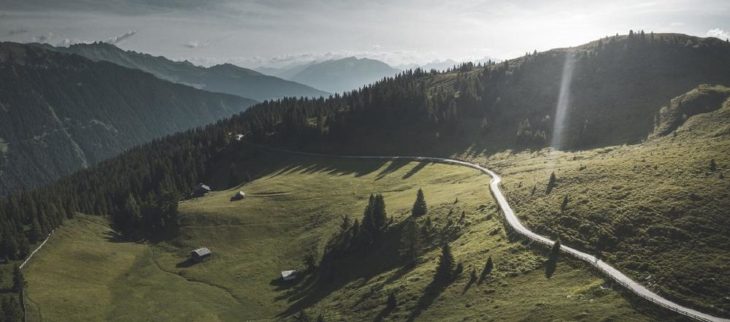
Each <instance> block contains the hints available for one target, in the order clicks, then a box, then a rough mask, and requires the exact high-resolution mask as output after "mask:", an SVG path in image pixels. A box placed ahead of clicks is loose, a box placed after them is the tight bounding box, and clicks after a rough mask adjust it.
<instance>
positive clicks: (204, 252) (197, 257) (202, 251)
mask: <svg viewBox="0 0 730 322" xmlns="http://www.w3.org/2000/svg"><path fill="white" fill-rule="evenodd" d="M211 255H213V252H211V251H210V249H208V247H201V248H198V249H195V250H193V251H192V252H190V258H191V259H192V260H194V261H196V262H202V261H204V260H205V259H206V258H208V257H210V256H211Z"/></svg>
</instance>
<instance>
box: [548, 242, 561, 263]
mask: <svg viewBox="0 0 730 322" xmlns="http://www.w3.org/2000/svg"><path fill="white" fill-rule="evenodd" d="M559 255H560V239H558V240H556V241H555V243H553V247H552V248H551V249H550V259H554V260H557V259H558V256H559Z"/></svg>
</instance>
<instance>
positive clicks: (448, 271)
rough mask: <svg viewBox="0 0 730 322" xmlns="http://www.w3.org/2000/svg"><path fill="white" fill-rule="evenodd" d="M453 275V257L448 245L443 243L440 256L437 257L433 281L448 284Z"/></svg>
mask: <svg viewBox="0 0 730 322" xmlns="http://www.w3.org/2000/svg"><path fill="white" fill-rule="evenodd" d="M453 273H454V255H452V254H451V247H450V246H449V244H448V243H444V245H443V246H442V247H441V256H440V257H439V263H438V267H437V268H436V275H435V276H434V281H436V282H440V283H443V282H448V281H450V280H451V278H452V276H453Z"/></svg>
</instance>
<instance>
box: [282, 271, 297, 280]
mask: <svg viewBox="0 0 730 322" xmlns="http://www.w3.org/2000/svg"><path fill="white" fill-rule="evenodd" d="M295 278H297V271H296V270H288V271H281V280H282V281H291V280H294V279H295Z"/></svg>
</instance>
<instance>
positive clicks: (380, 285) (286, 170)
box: [26, 150, 657, 321]
mask: <svg viewBox="0 0 730 322" xmlns="http://www.w3.org/2000/svg"><path fill="white" fill-rule="evenodd" d="M247 152H248V151H247ZM241 156H243V158H241V159H238V158H233V159H230V160H228V161H233V164H234V166H235V167H236V168H237V169H240V170H245V171H252V172H257V173H256V177H259V179H256V180H253V181H251V182H248V183H246V184H244V185H241V186H236V187H233V188H231V189H229V190H221V191H215V192H212V193H210V194H209V195H207V196H205V197H202V198H195V199H191V200H187V201H184V202H182V203H180V215H181V221H182V225H181V227H180V229H181V233H180V236H179V237H178V238H176V239H175V240H172V241H169V242H163V243H159V244H148V243H134V242H117V241H113V240H109V239H108V238H106V236H108V234H109V228H108V226H106V223H105V222H104V220H102V219H99V218H93V217H92V218H89V217H86V216H78V217H77V218H75V219H73V220H72V221H69V222H68V223H67V224H65V225H64V226H63V227H62V228H60V229H58V230H57V232H56V233H54V236H53V237H52V239H51V241H50V242H49V244H48V245H47V246H46V247H45V248H44V249H43V250H42V251H41V252H39V254H38V256H37V257H35V258H34V261H33V262H32V263H31V264H30V265H29V266H28V270H27V273H26V276H27V279H28V281H29V288H28V293H27V294H28V296H29V298H30V299H31V300H32V301H29V302H32V303H33V306H32V307H31V309H30V310H29V317H31V319H29V321H34V319H32V318H35V317H37V313H40V314H42V317H43V318H44V319H50V320H56V319H64V318H65V319H72V320H88V319H90V318H92V317H95V319H112V320H140V319H144V317H145V316H150V315H151V314H154V316H155V317H156V320H160V321H174V320H180V319H187V320H191V319H192V320H221V321H240V320H258V319H261V320H278V321H292V320H293V319H292V318H291V316H292V315H294V316H296V314H297V313H298V312H299V311H301V310H305V311H306V312H307V313H308V314H309V315H310V316H312V317H316V316H317V315H319V314H322V315H324V317H325V320H326V321H371V320H374V317H376V316H379V315H382V316H383V317H387V318H386V320H389V321H404V320H407V319H408V317H409V316H412V317H414V318H415V320H416V321H420V320H424V321H444V320H462V319H464V318H468V319H470V320H488V318H489V317H496V318H497V319H498V320H540V319H542V320H545V319H548V320H570V319H571V318H572V317H574V316H576V315H578V314H582V315H583V316H584V319H586V320H594V319H597V318H599V317H601V318H611V319H614V320H622V321H625V320H630V321H645V320H646V321H649V320H653V319H652V317H651V315H644V314H642V312H638V311H637V310H636V309H635V308H633V307H632V306H631V302H629V301H627V299H626V298H623V297H622V296H621V294H620V293H619V292H617V291H615V290H612V289H602V288H601V285H602V283H603V281H602V279H601V278H600V277H597V276H594V275H593V274H591V273H590V272H589V271H587V270H584V269H583V267H581V266H580V265H575V264H574V263H573V262H572V261H563V262H561V263H560V265H559V267H558V269H557V272H556V274H555V275H554V276H553V277H552V278H551V279H546V278H545V277H544V273H543V269H542V267H541V259H542V255H541V254H539V252H536V251H533V250H530V249H528V248H527V247H524V246H523V245H521V244H519V243H516V242H512V241H510V240H509V239H508V237H507V234H506V233H505V231H504V230H503V229H502V224H501V221H500V219H499V218H500V217H499V214H498V213H497V211H496V210H495V208H494V203H493V201H492V199H491V198H490V196H489V193H488V191H487V189H485V185H486V184H487V183H488V178H487V177H485V176H483V175H479V174H478V173H477V172H476V171H474V170H471V169H468V168H463V167H459V166H450V165H444V164H434V163H428V162H402V161H376V160H336V159H334V160H333V159H327V158H318V157H302V156H296V155H289V154H284V153H275V152H268V151H264V150H262V151H258V155H257V156H256V157H254V158H252V157H251V156H250V155H249V154H248V153H241ZM262 167H263V168H262ZM216 169H219V170H222V171H221V173H220V174H221V177H223V178H225V177H227V168H225V167H216ZM256 170H258V171H256ZM225 179H228V178H225ZM211 184H213V185H215V182H211ZM332 187H339V189H338V191H335V192H333V191H332ZM419 188H422V189H423V190H424V191H425V194H426V198H427V201H428V205H429V213H428V214H427V215H425V216H423V217H420V218H412V217H410V207H411V205H412V203H413V200H414V199H415V195H416V191H417V190H418V189H419ZM239 190H244V191H246V193H247V196H246V199H244V200H240V201H235V202H231V201H230V196H231V195H232V194H233V193H234V192H237V191H239ZM378 191H382V192H383V194H384V196H385V201H386V206H387V211H388V214H390V216H391V218H392V219H393V222H392V223H391V224H390V226H389V228H388V230H387V231H386V233H385V234H386V237H385V238H384V240H383V242H382V243H375V244H373V245H370V246H368V248H369V249H370V250H361V251H359V252H355V253H354V254H350V255H349V256H343V257H342V258H341V259H340V262H338V263H336V265H337V274H335V277H334V278H332V279H331V280H326V279H325V277H323V276H320V275H319V273H318V272H317V271H316V269H315V270H314V271H309V272H307V271H306V263H305V262H304V261H303V260H302V258H303V257H305V256H306V255H307V254H313V255H314V256H317V257H319V254H321V253H324V252H327V251H328V247H329V246H330V242H328V240H330V239H332V238H333V236H336V235H337V234H338V233H339V232H340V231H341V230H342V229H343V228H341V227H342V222H343V220H342V217H341V216H343V215H347V216H349V218H350V222H352V221H354V220H357V219H360V218H361V216H362V214H361V213H362V209H363V208H364V207H365V204H367V201H368V198H367V196H368V194H370V193H372V192H378ZM455 199H456V200H458V201H456V202H455ZM294 214H296V215H294ZM409 217H410V218H409ZM409 221H417V222H418V225H420V226H422V227H426V224H425V223H426V222H432V223H433V225H432V226H429V227H428V230H427V233H424V235H426V234H427V237H423V245H422V248H421V249H419V253H420V256H419V257H420V258H419V260H418V261H417V263H416V264H415V265H413V266H408V265H407V264H406V263H407V261H404V260H403V258H401V257H400V256H399V255H398V250H399V243H400V236H401V235H402V231H403V229H402V228H403V227H404V226H405V223H407V222H409ZM425 229H426V228H424V230H425ZM486 232H491V233H490V234H487V233H486ZM445 241H448V242H450V243H451V245H452V247H453V251H454V256H455V259H456V260H457V261H458V262H460V263H462V264H463V265H464V267H465V270H464V272H462V273H461V274H460V275H459V276H458V277H457V278H456V280H455V281H453V282H452V283H449V285H445V286H444V287H443V289H442V290H438V291H435V293H436V294H432V293H430V292H424V289H426V288H427V287H428V286H427V285H428V284H429V283H430V282H431V280H432V279H433V271H434V268H435V266H436V263H437V261H438V259H437V257H438V254H439V246H440V243H441V242H445ZM200 245H205V246H206V247H209V248H210V249H211V250H212V251H213V253H214V255H213V257H212V258H211V259H210V260H207V261H205V262H203V263H198V264H191V263H189V262H186V258H187V256H188V253H189V250H190V249H192V248H195V247H199V246H200ZM490 256H491V257H492V258H493V260H494V261H495V263H496V266H495V269H494V270H493V271H492V272H491V273H490V274H489V276H488V277H487V278H485V279H483V280H482V281H481V282H477V281H471V282H470V281H469V279H470V275H469V272H470V271H471V270H472V269H475V270H477V272H479V271H481V268H482V267H483V265H484V263H485V261H486V260H487V258H488V257H490ZM318 259H319V258H317V260H318ZM69 268H73V269H69ZM285 269H298V270H299V271H300V275H299V276H300V278H299V279H297V280H295V281H292V282H290V283H281V282H280V281H278V274H279V272H280V271H281V270H285ZM87 276H94V278H93V279H90V278H88V277H87ZM104 290H112V291H111V292H105V291H104ZM538 290H539V291H538ZM390 293H394V294H395V295H396V297H397V302H398V303H397V308H393V309H391V310H390V311H389V310H387V309H386V301H385V299H386V298H387V296H388V294H390ZM88 294H99V296H93V297H92V296H88ZM84 299H86V300H84ZM173 299H174V300H173ZM465 306H466V308H465ZM526 308H529V309H526ZM548 317H549V318H548ZM656 319H657V318H654V320H656ZM300 321H301V319H300Z"/></svg>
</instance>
